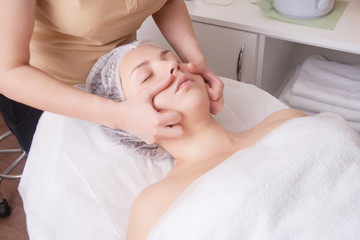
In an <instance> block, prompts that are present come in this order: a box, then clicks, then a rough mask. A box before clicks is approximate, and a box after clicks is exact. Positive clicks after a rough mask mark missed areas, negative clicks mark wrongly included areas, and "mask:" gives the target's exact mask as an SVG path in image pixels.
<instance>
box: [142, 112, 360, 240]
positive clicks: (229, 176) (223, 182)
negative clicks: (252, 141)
mask: <svg viewBox="0 0 360 240" xmlns="http://www.w3.org/2000/svg"><path fill="white" fill-rule="evenodd" d="M359 226H360V137H359V135H358V134H356V133H355V132H354V131H353V130H352V129H351V128H349V126H348V125H347V124H346V122H345V121H344V120H343V119H342V118H340V117H338V116H337V115H335V114H330V113H327V114H319V115H317V116H311V117H305V118H298V119H293V120H290V121H288V122H286V123H284V124H282V125H281V126H280V127H278V128H276V129H275V130H274V131H272V132H271V133H270V134H269V135H267V136H265V137H264V138H262V139H261V140H260V141H259V142H258V143H257V144H256V145H255V146H253V147H250V148H246V149H243V150H240V151H239V152H237V153H235V154H234V155H232V156H231V157H230V158H228V159H227V160H226V161H224V162H223V163H221V164H220V165H219V166H217V167H216V168H214V169H212V170H211V171H209V172H208V173H206V174H205V175H203V176H202V177H200V178H199V179H198V180H197V181H195V182H194V183H193V184H192V185H190V186H189V187H188V188H187V189H186V190H185V192H184V193H183V194H182V195H181V196H180V197H179V198H178V199H177V200H176V201H175V203H174V204H172V206H170V208H169V209H168V211H167V212H166V213H165V214H164V215H163V216H162V218H161V219H160V220H159V222H158V223H157V224H156V226H155V227H154V228H153V229H152V231H151V233H150V236H149V237H148V240H168V239H171V240H178V239H179V240H180V239H181V240H183V239H190V240H202V239H204V240H205V239H206V240H211V239H214V240H215V239H216V240H218V239H221V240H234V239H242V240H255V239H267V240H287V239H301V240H315V239H316V240H325V239H326V240H335V239H336V240H338V239H347V240H358V239H359V237H360V228H359Z"/></svg>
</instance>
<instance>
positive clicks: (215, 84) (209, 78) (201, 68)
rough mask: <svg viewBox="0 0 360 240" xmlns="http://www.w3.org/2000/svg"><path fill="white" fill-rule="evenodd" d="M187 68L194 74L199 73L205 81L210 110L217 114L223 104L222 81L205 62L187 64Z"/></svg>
mask: <svg viewBox="0 0 360 240" xmlns="http://www.w3.org/2000/svg"><path fill="white" fill-rule="evenodd" d="M188 70H189V71H190V72H192V73H194V74H200V75H201V76H202V77H203V78H204V80H205V83H206V87H207V91H208V93H209V97H210V112H211V113H212V114H217V113H218V112H220V111H221V109H222V108H223V105H224V97H223V90H224V83H223V82H222V81H221V79H220V78H218V77H217V76H216V75H215V74H214V73H213V72H212V71H211V70H210V68H209V67H208V65H207V64H206V63H201V64H196V65H195V64H193V63H189V64H188Z"/></svg>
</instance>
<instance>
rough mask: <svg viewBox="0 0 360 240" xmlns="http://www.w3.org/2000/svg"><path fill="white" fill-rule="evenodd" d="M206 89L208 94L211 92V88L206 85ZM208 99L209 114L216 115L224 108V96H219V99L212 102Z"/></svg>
mask: <svg viewBox="0 0 360 240" xmlns="http://www.w3.org/2000/svg"><path fill="white" fill-rule="evenodd" d="M206 88H207V90H208V92H210V91H211V88H210V86H209V85H208V84H206ZM209 99H210V112H211V113H212V114H217V113H218V112H220V111H221V110H222V108H223V106H224V96H223V95H221V97H220V98H218V99H216V100H212V99H211V98H209Z"/></svg>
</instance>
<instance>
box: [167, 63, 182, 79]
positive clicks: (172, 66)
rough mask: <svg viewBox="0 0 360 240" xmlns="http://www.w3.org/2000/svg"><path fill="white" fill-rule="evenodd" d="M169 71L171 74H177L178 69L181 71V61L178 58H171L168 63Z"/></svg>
mask: <svg viewBox="0 0 360 240" xmlns="http://www.w3.org/2000/svg"><path fill="white" fill-rule="evenodd" d="M168 64H169V65H168V72H169V73H170V74H171V75H176V74H177V72H178V71H180V63H179V62H178V61H176V60H169V63H168Z"/></svg>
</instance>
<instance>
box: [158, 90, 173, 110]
mask: <svg viewBox="0 0 360 240" xmlns="http://www.w3.org/2000/svg"><path fill="white" fill-rule="evenodd" d="M171 99H172V98H170V96H169V92H168V91H162V92H160V93H159V94H158V95H156V96H155V97H154V100H153V102H154V107H155V109H157V110H165V109H172V107H174V105H173V104H172V103H171Z"/></svg>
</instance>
